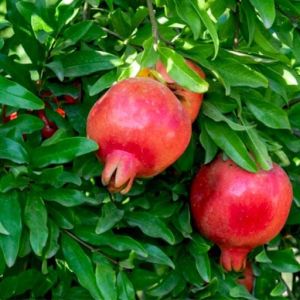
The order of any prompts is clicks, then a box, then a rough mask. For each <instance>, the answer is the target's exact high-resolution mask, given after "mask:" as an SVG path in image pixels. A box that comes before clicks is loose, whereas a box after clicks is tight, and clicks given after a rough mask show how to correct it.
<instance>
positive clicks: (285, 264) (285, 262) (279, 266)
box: [268, 249, 300, 273]
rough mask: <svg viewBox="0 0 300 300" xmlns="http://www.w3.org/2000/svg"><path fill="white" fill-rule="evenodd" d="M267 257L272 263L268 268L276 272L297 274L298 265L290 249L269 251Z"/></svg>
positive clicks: (299, 268)
mask: <svg viewBox="0 0 300 300" xmlns="http://www.w3.org/2000/svg"><path fill="white" fill-rule="evenodd" d="M268 257H269V258H270V259H271V261H272V263H271V265H270V267H271V268H272V269H274V270H276V271H278V272H290V273H293V272H299V270H300V264H299V263H298V262H297V260H296V257H295V255H294V253H293V250H292V249H284V250H278V251H269V252H268Z"/></svg>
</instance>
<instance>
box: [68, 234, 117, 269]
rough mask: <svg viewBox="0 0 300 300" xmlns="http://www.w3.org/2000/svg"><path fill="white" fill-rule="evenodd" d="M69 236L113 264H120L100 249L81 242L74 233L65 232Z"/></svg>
mask: <svg viewBox="0 0 300 300" xmlns="http://www.w3.org/2000/svg"><path fill="white" fill-rule="evenodd" d="M64 232H65V233H66V234H67V235H69V236H70V237H71V238H72V239H74V240H75V241H77V242H78V243H79V244H81V245H82V246H84V247H85V248H87V249H88V250H90V251H91V252H100V253H101V254H102V255H103V256H104V257H105V258H107V259H108V260H110V261H111V262H112V263H114V264H116V265H117V264H118V262H117V261H116V260H114V259H112V258H110V257H109V256H107V255H105V254H103V252H102V251H100V249H98V248H94V247H93V246H91V245H89V244H88V243H86V242H84V241H83V240H81V239H80V238H79V237H77V236H76V235H75V234H73V233H72V232H70V231H68V230H65V231H64Z"/></svg>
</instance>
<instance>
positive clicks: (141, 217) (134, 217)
mask: <svg viewBox="0 0 300 300" xmlns="http://www.w3.org/2000/svg"><path fill="white" fill-rule="evenodd" d="M126 220H127V222H128V224H129V225H130V226H137V227H139V228H140V230H141V231H142V232H143V233H144V234H146V235H148V236H151V237H155V238H162V239H163V240H165V241H166V242H168V243H169V244H171V245H172V244H174V242H175V237H174V235H173V232H172V231H171V230H170V229H169V228H168V227H167V226H166V224H165V223H164V222H163V221H162V220H161V219H160V218H158V217H156V216H153V215H151V214H150V213H147V212H132V213H130V214H127V215H126Z"/></svg>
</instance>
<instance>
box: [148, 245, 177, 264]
mask: <svg viewBox="0 0 300 300" xmlns="http://www.w3.org/2000/svg"><path fill="white" fill-rule="evenodd" d="M144 247H145V249H146V251H147V252H148V256H147V257H146V258H143V260H145V261H147V262H151V263H154V264H160V265H165V266H169V267H171V268H172V269H175V265H174V263H173V262H172V260H171V259H170V258H169V256H167V255H166V254H165V253H164V252H163V251H162V250H161V249H160V248H159V247H157V246H154V245H151V244H144Z"/></svg>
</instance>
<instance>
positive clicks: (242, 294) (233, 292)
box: [229, 285, 257, 300]
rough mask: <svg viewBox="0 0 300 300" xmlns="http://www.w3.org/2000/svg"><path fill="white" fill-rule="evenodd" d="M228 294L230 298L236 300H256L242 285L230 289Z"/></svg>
mask: <svg viewBox="0 0 300 300" xmlns="http://www.w3.org/2000/svg"><path fill="white" fill-rule="evenodd" d="M229 294H230V296H231V297H233V298H237V299H249V300H257V299H256V298H255V297H253V296H252V295H251V294H250V293H249V292H248V291H247V289H246V288H245V287H244V286H242V285H237V286H235V287H233V288H232V289H230V291H229Z"/></svg>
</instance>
